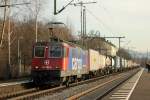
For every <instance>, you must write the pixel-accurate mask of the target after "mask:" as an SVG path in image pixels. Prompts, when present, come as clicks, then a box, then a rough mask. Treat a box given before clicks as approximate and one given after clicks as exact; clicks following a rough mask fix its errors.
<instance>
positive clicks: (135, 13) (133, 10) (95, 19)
mask: <svg viewBox="0 0 150 100" xmlns="http://www.w3.org/2000/svg"><path fill="white" fill-rule="evenodd" d="M18 1H19V0H18ZM26 1H27V2H28V1H32V0H26ZM41 1H42V2H43V3H42V9H41V11H40V15H39V16H40V18H39V20H46V21H52V20H55V21H59V22H63V23H65V24H66V25H68V26H69V27H71V28H72V29H73V34H74V35H77V33H78V31H80V7H79V6H77V7H75V6H72V5H69V6H68V7H67V8H66V9H65V10H64V11H63V12H61V13H60V14H58V15H55V16H54V14H53V12H54V9H53V8H54V7H53V6H54V3H53V1H54V0H41ZM70 1H71V0H57V9H58V10H59V9H61V8H62V7H63V6H64V5H66V4H67V3H68V2H70ZM74 1H75V2H79V1H81V0H74ZM82 1H83V2H91V1H96V2H97V3H96V4H89V5H86V12H87V33H88V32H89V31H91V30H95V31H100V33H101V36H110V37H113V36H125V37H126V38H125V39H122V42H121V46H122V47H124V48H129V49H132V50H136V51H140V52H146V51H147V49H149V50H150V46H149V45H148V44H150V39H149V37H150V6H149V4H150V0H82ZM23 12H24V11H23V10H20V11H19V13H20V14H22V13H23ZM110 41H112V43H115V44H116V45H118V39H110Z"/></svg>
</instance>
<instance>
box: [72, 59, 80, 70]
mask: <svg viewBox="0 0 150 100" xmlns="http://www.w3.org/2000/svg"><path fill="white" fill-rule="evenodd" d="M81 68H82V61H81V59H79V58H72V70H77V69H81Z"/></svg>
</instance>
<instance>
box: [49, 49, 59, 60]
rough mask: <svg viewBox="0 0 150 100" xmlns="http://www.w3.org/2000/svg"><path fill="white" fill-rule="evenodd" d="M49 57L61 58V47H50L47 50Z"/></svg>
mask: <svg viewBox="0 0 150 100" xmlns="http://www.w3.org/2000/svg"><path fill="white" fill-rule="evenodd" d="M49 57H51V58H53V57H54V58H60V57H62V47H61V46H51V47H50V49H49Z"/></svg>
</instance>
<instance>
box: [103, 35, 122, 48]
mask: <svg viewBox="0 0 150 100" xmlns="http://www.w3.org/2000/svg"><path fill="white" fill-rule="evenodd" d="M102 38H117V39H118V40H119V46H118V48H119V49H120V43H121V39H122V38H125V36H123V37H102Z"/></svg>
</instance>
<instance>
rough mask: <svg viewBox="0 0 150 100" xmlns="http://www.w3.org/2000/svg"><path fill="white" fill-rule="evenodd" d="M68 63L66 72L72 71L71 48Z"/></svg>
mask: <svg viewBox="0 0 150 100" xmlns="http://www.w3.org/2000/svg"><path fill="white" fill-rule="evenodd" d="M68 60H69V63H68V70H72V48H71V47H70V48H69V59H68Z"/></svg>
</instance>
